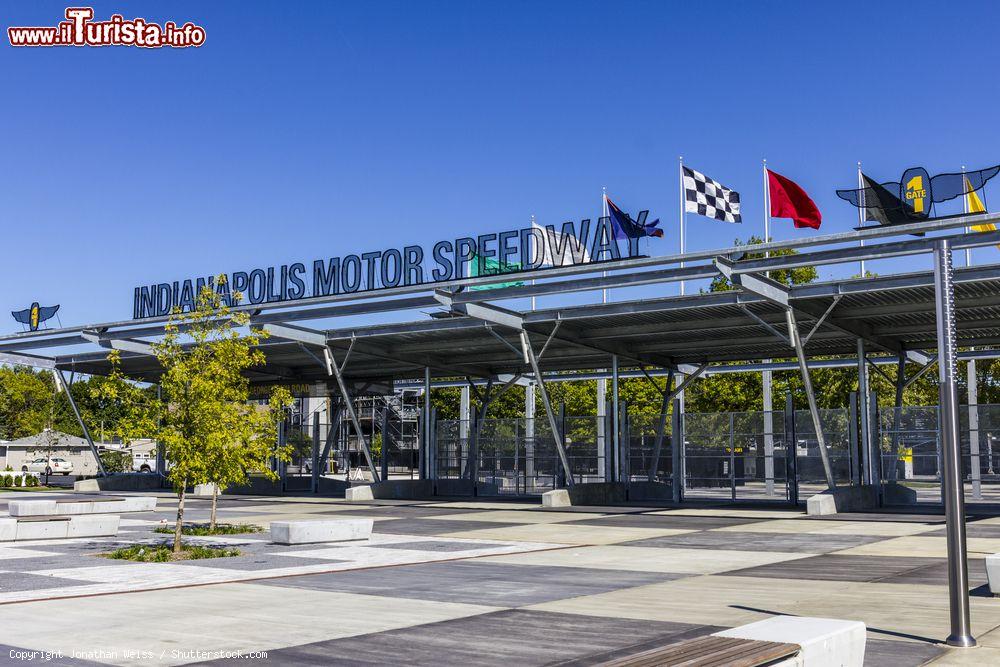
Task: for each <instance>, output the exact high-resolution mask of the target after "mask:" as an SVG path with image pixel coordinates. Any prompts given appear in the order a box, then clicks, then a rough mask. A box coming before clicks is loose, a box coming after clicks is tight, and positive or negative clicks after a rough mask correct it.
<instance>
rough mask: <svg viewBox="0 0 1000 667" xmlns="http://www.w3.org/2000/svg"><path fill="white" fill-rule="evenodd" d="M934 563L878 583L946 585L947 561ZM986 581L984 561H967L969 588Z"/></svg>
mask: <svg viewBox="0 0 1000 667" xmlns="http://www.w3.org/2000/svg"><path fill="white" fill-rule="evenodd" d="M934 560H935V561H936V562H935V563H933V564H930V565H926V566H924V567H920V568H916V569H914V570H910V571H908V572H903V573H901V574H897V575H893V576H890V577H886V578H885V579H882V580H880V581H879V583H882V584H928V585H931V586H947V585H948V561H947V560H945V559H944V558H935V559H934ZM986 583H987V581H986V561H985V560H983V559H982V558H970V559H969V588H976V587H978V586H984V585H985V584H986Z"/></svg>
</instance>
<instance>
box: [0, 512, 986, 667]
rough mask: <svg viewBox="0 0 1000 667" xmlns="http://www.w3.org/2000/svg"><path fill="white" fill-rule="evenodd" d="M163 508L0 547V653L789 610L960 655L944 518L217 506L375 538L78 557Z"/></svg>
mask: <svg viewBox="0 0 1000 667" xmlns="http://www.w3.org/2000/svg"><path fill="white" fill-rule="evenodd" d="M3 500H4V499H3V498H2V497H0V505H2V503H3ZM172 504H173V503H172V501H171V500H170V499H169V498H161V502H160V507H159V509H158V510H157V512H155V513H153V515H152V516H150V515H148V514H144V515H142V516H141V517H140V516H135V515H132V516H129V517H128V518H123V524H122V533H121V534H120V536H119V538H118V539H117V540H59V541H47V542H44V543H43V542H35V543H26V544H22V543H18V544H16V545H5V546H3V547H0V603H4V602H6V603H8V604H0V643H2V644H4V645H7V646H9V647H20V648H25V649H34V650H48V651H62V652H63V655H64V656H67V657H66V658H65V659H67V660H69V663H73V662H74V660H76V661H80V660H83V661H86V660H93V661H95V662H101V663H112V664H149V660H136V659H133V658H131V657H130V655H131V654H130V653H128V651H129V650H133V651H143V650H146V651H150V652H151V655H152V658H151V659H152V660H153V661H154V662H158V663H162V664H182V663H191V662H200V661H210V662H235V661H236V660H237V658H227V654H226V653H225V652H226V651H234V652H235V651H244V652H246V651H252V650H262V651H266V652H267V659H268V661H271V662H274V663H275V664H283V665H284V664H303V665H304V664H309V665H318V664H323V665H327V664H413V665H418V664H419V665H424V664H427V665H429V664H433V665H452V664H454V665H501V664H502V665H511V664H517V665H543V664H550V663H573V662H574V661H577V662H579V663H580V664H586V663H588V662H593V661H594V660H596V659H597V658H598V657H601V656H603V657H608V656H611V655H615V654H618V653H621V652H622V651H625V650H629V649H636V648H640V647H643V646H652V645H657V644H661V643H665V642H669V641H675V640H676V641H680V640H682V639H685V638H690V637H696V636H699V635H703V634H708V633H711V632H714V631H717V630H718V629H719V628H723V627H732V626H737V625H742V624H745V623H750V622H753V621H756V620H760V619H762V618H766V617H768V616H770V615H773V614H796V615H807V616H821V617H830V618H844V619H857V620H862V621H864V622H865V623H866V624H867V625H868V628H869V642H868V652H867V659H866V663H867V664H871V665H894V666H895V665H920V664H924V663H926V662H928V661H933V660H949V661H955V660H961V659H962V658H961V656H962V654H956V653H955V652H954V651H948V650H947V649H945V648H944V647H943V646H942V645H941V644H940V640H941V639H942V638H943V637H945V636H946V635H947V633H948V600H947V572H946V569H945V565H946V561H945V537H944V533H943V527H944V523H943V518H942V517H940V516H933V515H903V514H867V515H856V514H852V515H839V516H835V517H823V518H808V517H806V516H805V515H804V514H803V513H802V512H799V511H793V510H786V509H759V508H752V509H747V508H740V507H736V506H714V507H703V508H679V509H662V508H649V507H645V508H644V507H607V508H569V509H566V510H544V509H541V508H540V507H538V506H537V505H535V504H531V503H512V502H489V501H479V502H410V501H376V502H374V503H370V504H365V505H359V504H348V503H346V502H344V501H343V500H332V499H296V500H294V501H293V500H291V499H288V498H284V499H281V498H251V497H240V498H229V497H226V498H224V499H222V500H221V502H220V520H221V521H227V522H244V523H255V524H262V525H266V524H267V523H269V522H270V521H272V520H279V519H289V518H320V517H327V516H340V517H350V516H366V517H372V518H373V519H375V535H374V536H373V538H372V540H370V541H368V542H365V543H363V544H351V545H309V546H306V547H302V546H296V547H282V546H278V545H274V544H271V543H269V542H268V540H267V537H266V534H250V535H242V536H231V537H226V538H203V541H205V542H207V543H225V544H232V545H237V546H238V547H239V548H240V549H241V550H243V552H244V555H242V556H239V557H236V558H230V559H216V560H208V561H191V562H186V563H169V564H139V563H118V562H109V561H107V560H103V559H100V558H97V557H95V556H93V555H92V554H93V553H94V552H96V551H101V550H106V549H108V548H110V547H111V546H113V544H114V543H115V542H121V543H125V542H136V541H153V540H157V539H165V538H166V536H160V535H155V534H154V533H152V532H151V531H152V529H153V528H154V527H155V526H156V525H158V524H159V522H160V520H161V519H169V518H171V515H172ZM189 507H190V509H189V511H188V512H187V518H189V519H190V520H192V521H203V520H206V519H207V517H208V504H207V501H203V500H196V501H193V502H192V503H191V505H190V506H189ZM2 509H3V508H2V507H0V511H2ZM969 545H970V554H969V555H970V560H969V569H970V579H971V582H972V584H971V585H972V586H973V591H972V621H973V631H974V634H975V635H976V636H977V637H978V638H979V639H980V643H981V644H982V647H981V648H978V649H976V650H975V658H976V664H986V663H1000V634H998V635H997V636H994V633H993V629H994V628H997V627H998V626H1000V600H995V599H993V598H992V597H989V594H988V591H987V590H986V586H985V584H986V574H985V568H984V565H983V558H984V556H985V555H986V554H987V553H993V552H997V551H1000V518H977V519H976V520H975V521H973V522H971V523H970V524H969ZM191 584H204V585H200V586H195V587H190V585H191ZM185 586H187V587H185ZM120 592H128V594H126V595H96V594H97V593H120ZM67 596H80V597H74V598H67ZM59 598H65V599H59ZM25 600H32V602H24V601H25ZM136 628H142V630H141V631H136ZM998 633H1000V631H998ZM95 646H106V648H107V651H106V652H105V653H102V654H97V655H95V654H94V653H93V652H92V649H93V648H94V647H95ZM87 649H91V653H87V652H86V650H87ZM181 649H190V650H191V651H195V650H197V651H201V652H200V653H197V652H185V651H184V650H181ZM74 651H75V653H74ZM6 654H7V652H6V651H4V652H3V654H2V655H0V663H2V658H3V656H5V655H6ZM965 655H971V654H965ZM241 661H243V660H241ZM69 663H68V664H69ZM57 664H58V663H57ZM76 664H79V663H78V662H77V663H76Z"/></svg>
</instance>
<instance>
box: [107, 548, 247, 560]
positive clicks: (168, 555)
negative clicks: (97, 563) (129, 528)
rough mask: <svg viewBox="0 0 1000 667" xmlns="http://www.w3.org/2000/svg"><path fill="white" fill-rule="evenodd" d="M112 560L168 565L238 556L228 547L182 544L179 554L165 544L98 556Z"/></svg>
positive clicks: (119, 550) (120, 549)
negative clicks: (178, 562)
mask: <svg viewBox="0 0 1000 667" xmlns="http://www.w3.org/2000/svg"><path fill="white" fill-rule="evenodd" d="M99 555H100V556H102V557H103V558H110V559H112V560H133V561H137V562H139V563H169V562H170V561H177V560H201V559H203V558H228V557H231V556H239V555H240V550H239V549H230V548H228V547H206V546H202V545H198V544H182V545H181V551H180V553H176V554H175V553H174V551H173V548H172V547H171V546H170V545H167V544H133V545H131V546H127V547H121V548H118V549H115V550H114V551H109V552H107V553H103V554H99Z"/></svg>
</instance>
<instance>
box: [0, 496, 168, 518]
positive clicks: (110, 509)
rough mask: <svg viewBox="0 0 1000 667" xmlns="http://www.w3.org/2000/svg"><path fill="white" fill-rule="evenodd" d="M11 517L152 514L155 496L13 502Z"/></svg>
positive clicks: (9, 506) (11, 502)
mask: <svg viewBox="0 0 1000 667" xmlns="http://www.w3.org/2000/svg"><path fill="white" fill-rule="evenodd" d="M7 507H8V509H9V511H10V515H11V516H70V515H78V514H125V513H128V512H152V511H153V510H155V509H156V497H155V496H129V497H126V498H100V499H95V500H79V499H66V500H11V501H10V502H9V503H7Z"/></svg>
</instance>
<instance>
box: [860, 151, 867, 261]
mask: <svg viewBox="0 0 1000 667" xmlns="http://www.w3.org/2000/svg"><path fill="white" fill-rule="evenodd" d="M858 187H859V188H862V189H863V188H864V187H865V180H864V178H863V177H862V176H861V161H860V160H858ZM860 194H861V203H862V206H861V208H859V209H858V227H864V226H865V210H866V209H865V207H864V206H863V205H864V204H866V203H868V202H866V201H865V200H864V196H865V193H864V192H863V191H862V192H861V193H860ZM860 246H861V247H862V248H864V247H865V240H864V239H861V242H860ZM861 277H862V278H864V277H865V260H861Z"/></svg>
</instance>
